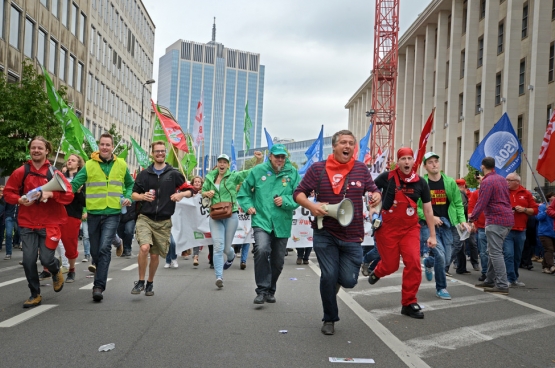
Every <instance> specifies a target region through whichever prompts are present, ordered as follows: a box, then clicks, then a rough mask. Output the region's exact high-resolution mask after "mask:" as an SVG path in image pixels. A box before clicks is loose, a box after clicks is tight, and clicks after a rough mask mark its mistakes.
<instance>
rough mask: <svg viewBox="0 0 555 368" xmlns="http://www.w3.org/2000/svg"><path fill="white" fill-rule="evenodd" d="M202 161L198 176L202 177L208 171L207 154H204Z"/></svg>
mask: <svg viewBox="0 0 555 368" xmlns="http://www.w3.org/2000/svg"><path fill="white" fill-rule="evenodd" d="M203 162H204V163H203V166H204V167H203V169H202V171H201V172H200V176H201V177H203V178H204V177H205V176H206V174H207V173H208V155H206V156H204V160H203Z"/></svg>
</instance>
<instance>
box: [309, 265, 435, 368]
mask: <svg viewBox="0 0 555 368" xmlns="http://www.w3.org/2000/svg"><path fill="white" fill-rule="evenodd" d="M309 266H310V268H312V270H313V271H314V272H315V273H316V274H317V275H318V276H320V268H319V267H318V266H316V265H315V264H310V265H309ZM432 286H434V287H435V284H433V285H432ZM399 290H400V289H399ZM337 295H338V296H339V298H341V300H343V302H344V303H345V304H347V306H348V307H349V308H351V310H352V311H353V312H355V314H356V315H357V316H358V317H359V318H360V319H361V320H362V321H363V322H364V323H365V324H366V325H367V326H368V327H369V328H370V330H371V331H372V332H374V333H375V334H376V336H378V337H379V338H380V340H382V341H383V342H384V344H385V345H387V347H389V349H391V351H393V352H394V353H395V354H396V355H397V356H398V357H399V359H401V360H402V361H403V362H404V363H405V364H406V365H407V366H409V367H418V368H430V366H429V365H428V364H426V362H425V361H423V360H422V359H421V358H420V357H419V356H418V355H417V354H416V352H415V351H414V350H413V349H412V348H411V347H409V346H408V345H406V344H405V343H403V342H402V341H401V340H399V339H398V338H397V337H396V336H395V335H394V334H392V333H391V331H389V330H388V329H387V328H386V327H385V326H384V325H382V324H381V323H380V322H378V320H377V319H376V318H375V317H374V316H373V315H372V314H371V313H370V312H368V311H367V310H366V309H364V308H362V307H361V306H360V304H358V303H357V302H356V301H355V300H354V299H353V297H352V296H351V295H349V294H348V293H346V292H345V291H344V290H343V289H340V290H339V293H338V294H337ZM407 318H408V317H407Z"/></svg>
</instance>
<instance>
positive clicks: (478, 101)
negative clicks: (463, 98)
mask: <svg viewBox="0 0 555 368" xmlns="http://www.w3.org/2000/svg"><path fill="white" fill-rule="evenodd" d="M481 112H482V84H481V83H480V84H477V85H476V111H475V113H476V114H479V113H481Z"/></svg>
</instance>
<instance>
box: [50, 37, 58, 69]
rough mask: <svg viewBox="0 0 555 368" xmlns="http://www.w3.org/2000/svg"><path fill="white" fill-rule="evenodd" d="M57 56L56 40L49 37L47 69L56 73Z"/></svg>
mask: <svg viewBox="0 0 555 368" xmlns="http://www.w3.org/2000/svg"><path fill="white" fill-rule="evenodd" d="M57 58H58V42H56V41H55V40H54V39H53V38H51V39H50V49H49V50H48V71H49V72H50V73H52V74H56V60H57Z"/></svg>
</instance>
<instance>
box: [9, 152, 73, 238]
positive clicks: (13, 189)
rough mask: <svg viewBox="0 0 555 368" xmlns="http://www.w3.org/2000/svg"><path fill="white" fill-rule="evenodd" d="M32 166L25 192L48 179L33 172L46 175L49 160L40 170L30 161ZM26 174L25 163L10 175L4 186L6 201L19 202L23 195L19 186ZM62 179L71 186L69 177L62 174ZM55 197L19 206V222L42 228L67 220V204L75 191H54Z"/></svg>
mask: <svg viewBox="0 0 555 368" xmlns="http://www.w3.org/2000/svg"><path fill="white" fill-rule="evenodd" d="M28 163H29V165H30V166H31V168H30V171H29V174H28V175H27V177H26V178H25V183H24V185H23V194H25V193H27V192H29V191H30V190H33V189H35V188H37V187H40V186H42V185H44V184H46V183H47V182H48V181H47V179H46V178H45V177H40V176H36V175H33V174H32V173H33V172H35V173H39V174H41V175H46V174H47V172H48V168H49V166H50V163H49V162H48V161H47V162H45V163H44V165H42V166H41V168H40V169H39V170H37V169H35V166H33V162H32V161H28ZM24 174H25V167H24V165H23V166H21V167H19V168H17V169H16V170H15V171H14V172H13V173H12V175H10V177H9V179H8V182H7V183H6V187H5V188H4V198H5V199H6V202H8V203H10V204H17V202H18V201H19V198H20V197H21V195H20V194H19V188H20V187H21V181H22V180H23V175H24ZM61 178H62V180H63V181H64V182H65V184H66V186H67V187H68V188H71V184H70V183H69V182H68V181H67V179H66V178H65V177H64V176H63V175H61ZM53 193H54V196H53V198H50V199H48V201H47V202H46V203H44V202H35V203H33V204H32V205H30V206H19V213H18V217H17V220H18V223H19V226H21V227H26V228H30V229H42V228H46V227H48V226H51V225H56V226H58V225H61V224H65V223H66V222H67V212H66V208H65V205H66V204H70V203H71V201H72V200H73V192H72V191H71V190H69V191H67V192H53Z"/></svg>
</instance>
